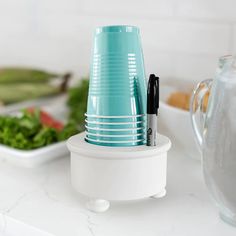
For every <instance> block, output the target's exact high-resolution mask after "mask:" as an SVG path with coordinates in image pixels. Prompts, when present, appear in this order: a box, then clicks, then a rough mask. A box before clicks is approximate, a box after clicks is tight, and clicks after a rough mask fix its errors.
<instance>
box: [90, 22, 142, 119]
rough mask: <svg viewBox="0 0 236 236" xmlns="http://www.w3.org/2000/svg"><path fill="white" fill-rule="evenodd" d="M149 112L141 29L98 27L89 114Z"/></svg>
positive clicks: (92, 63)
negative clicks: (147, 110)
mask: <svg viewBox="0 0 236 236" xmlns="http://www.w3.org/2000/svg"><path fill="white" fill-rule="evenodd" d="M145 112H146V80H145V71H144V62H143V53H142V47H141V40H140V34H139V29H138V28H137V27H135V26H125V25H118V26H105V27H98V28H97V29H96V31H95V35H94V47H93V52H92V62H91V71H90V82H89V95H88V104H87V114H88V115H98V116H135V115H139V114H145Z"/></svg>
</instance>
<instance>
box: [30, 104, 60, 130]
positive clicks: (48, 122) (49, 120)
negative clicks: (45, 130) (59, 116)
mask: <svg viewBox="0 0 236 236" xmlns="http://www.w3.org/2000/svg"><path fill="white" fill-rule="evenodd" d="M27 111H28V112H30V113H32V114H33V113H34V112H35V108H34V107H30V108H28V109H27ZM40 121H41V123H42V125H45V126H47V127H52V128H55V129H56V130H59V131H60V130H62V129H63V127H64V125H63V123H62V122H60V121H58V120H56V119H55V118H53V117H52V116H51V115H50V114H48V113H47V112H45V111H43V110H40Z"/></svg>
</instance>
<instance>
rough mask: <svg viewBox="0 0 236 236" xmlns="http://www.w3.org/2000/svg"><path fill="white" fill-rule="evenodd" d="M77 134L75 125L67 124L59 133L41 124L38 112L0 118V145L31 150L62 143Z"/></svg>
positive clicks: (25, 112)
mask: <svg viewBox="0 0 236 236" xmlns="http://www.w3.org/2000/svg"><path fill="white" fill-rule="evenodd" d="M76 133H78V129H77V127H76V125H75V123H72V122H71V123H68V124H67V125H65V126H64V128H63V129H62V130H61V131H58V130H57V129H55V128H51V127H46V126H44V125H42V124H41V121H40V112H39V111H38V112H34V113H29V112H27V111H24V112H23V114H22V116H21V117H12V116H0V143H2V144H5V145H7V146H10V147H13V148H17V149H23V150H31V149H36V148H39V147H44V146H47V145H49V144H52V143H56V142H59V141H63V140H65V139H67V138H69V137H70V136H72V135H74V134H76Z"/></svg>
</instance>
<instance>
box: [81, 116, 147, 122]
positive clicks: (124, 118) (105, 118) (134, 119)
mask: <svg viewBox="0 0 236 236" xmlns="http://www.w3.org/2000/svg"><path fill="white" fill-rule="evenodd" d="M85 116H86V120H88V121H96V122H109V123H121V122H137V121H145V120H146V117H145V115H143V114H142V115H136V116H90V115H87V114H85Z"/></svg>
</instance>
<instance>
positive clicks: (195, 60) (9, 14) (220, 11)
mask: <svg viewBox="0 0 236 236" xmlns="http://www.w3.org/2000/svg"><path fill="white" fill-rule="evenodd" d="M235 8H236V1H235V0H224V1H213V0H205V1H203V0H140V1H134V0H126V1H124V0H120V1H114V0H100V1H95V0H94V1H92V0H40V1H39V0H0V32H1V37H0V55H1V59H0V65H18V64H21V65H33V66H37V67H45V68H48V69H52V70H58V71H66V70H72V71H75V73H77V74H79V75H86V74H88V72H89V62H90V51H91V47H92V37H93V30H94V28H95V27H96V26H100V25H111V24H131V25H137V26H139V27H140V29H141V33H142V43H143V50H144V56H145V64H146V72H147V74H149V73H151V72H155V73H158V74H159V75H160V76H161V77H163V78H165V77H166V78H167V77H168V78H172V77H173V78H183V79H192V80H201V79H204V78H206V77H211V76H212V74H213V73H214V69H215V65H216V61H217V58H218V57H219V56H220V55H223V54H228V53H232V52H234V51H235V50H236V47H235V44H236V41H235V38H236V26H235V23H236V22H235V20H236V15H235V13H234V9H235Z"/></svg>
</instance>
